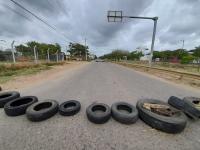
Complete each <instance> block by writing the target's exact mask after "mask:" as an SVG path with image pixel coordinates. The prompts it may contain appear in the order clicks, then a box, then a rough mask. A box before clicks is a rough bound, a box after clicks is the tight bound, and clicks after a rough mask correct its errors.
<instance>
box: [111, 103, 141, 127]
mask: <svg viewBox="0 0 200 150" xmlns="http://www.w3.org/2000/svg"><path fill="white" fill-rule="evenodd" d="M111 113H112V117H113V118H114V119H115V120H116V121H118V122H120V123H123V124H133V123H135V122H136V121H137V119H138V111H137V109H136V108H135V107H134V106H133V105H131V104H128V103H126V102H117V103H114V104H112V106H111Z"/></svg>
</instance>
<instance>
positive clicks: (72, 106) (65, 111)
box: [59, 100, 81, 116]
mask: <svg viewBox="0 0 200 150" xmlns="http://www.w3.org/2000/svg"><path fill="white" fill-rule="evenodd" d="M80 109H81V104H80V102H78V101H76V100H69V101H66V102H64V103H62V104H60V106H59V113H60V114H61V115H63V116H72V115H75V114H77V113H78V112H79V111H80Z"/></svg>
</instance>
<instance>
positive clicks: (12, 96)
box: [0, 91, 20, 108]
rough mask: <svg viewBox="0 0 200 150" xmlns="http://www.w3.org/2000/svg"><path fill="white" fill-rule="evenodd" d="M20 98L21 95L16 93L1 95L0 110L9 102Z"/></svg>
mask: <svg viewBox="0 0 200 150" xmlns="http://www.w3.org/2000/svg"><path fill="white" fill-rule="evenodd" d="M18 97H20V93H19V92H16V91H11V92H2V93H0V108H3V107H4V105H5V104H6V103H7V102H9V101H11V100H13V99H16V98H18Z"/></svg>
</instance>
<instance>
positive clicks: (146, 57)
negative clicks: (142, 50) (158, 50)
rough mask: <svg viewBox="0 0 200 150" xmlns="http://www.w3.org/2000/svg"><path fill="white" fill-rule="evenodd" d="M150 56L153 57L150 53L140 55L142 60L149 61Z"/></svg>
mask: <svg viewBox="0 0 200 150" xmlns="http://www.w3.org/2000/svg"><path fill="white" fill-rule="evenodd" d="M150 58H151V56H150V55H145V56H142V57H140V61H149V60H150Z"/></svg>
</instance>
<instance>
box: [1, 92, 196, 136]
mask: <svg viewBox="0 0 200 150" xmlns="http://www.w3.org/2000/svg"><path fill="white" fill-rule="evenodd" d="M152 104H153V105H155V104H156V107H158V106H159V107H161V106H162V107H163V106H167V109H163V108H164V107H163V108H162V109H156V111H155V110H154V109H151V108H150V109H147V108H148V107H149V106H152ZM157 104H158V105H157ZM169 104H170V105H169ZM145 105H147V106H148V107H145ZM199 105H200V99H199V98H195V97H185V98H184V99H180V98H178V97H174V96H171V97H170V98H169V100H168V103H165V102H162V101H160V100H154V99H143V100H139V101H138V102H137V105H136V107H135V106H133V105H131V104H129V103H126V102H117V103H114V104H112V106H111V108H110V107H109V106H108V105H106V104H103V103H93V104H91V105H90V106H88V107H87V109H86V114H87V118H88V119H89V120H90V121H91V122H93V123H96V124H103V123H105V122H107V121H108V120H109V119H110V118H111V117H112V118H114V119H115V120H116V121H118V122H120V123H123V124H133V123H135V122H136V121H137V120H138V117H140V118H141V119H142V120H143V121H144V122H145V123H147V124H148V125H150V126H151V127H153V128H156V129H158V130H161V131H164V132H168V133H179V132H181V131H183V130H184V128H185V127H186V123H187V118H186V116H185V115H184V113H185V114H186V115H187V116H189V117H190V118H194V119H198V118H200V109H199V107H198V106H199ZM172 106H173V107H172ZM0 108H4V111H5V113H6V114H7V115H8V116H19V115H23V114H26V116H27V118H28V119H29V120H31V121H42V120H45V119H48V118H50V117H52V116H53V115H55V114H56V113H57V112H59V113H60V114H61V115H63V116H72V115H75V114H77V113H78V112H79V111H80V109H81V104H80V102H78V101H76V100H69V101H66V102H64V103H62V104H60V105H59V104H58V102H57V101H55V100H45V101H41V102H39V101H38V98H37V97H35V96H23V97H20V93H18V92H3V93H0Z"/></svg>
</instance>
